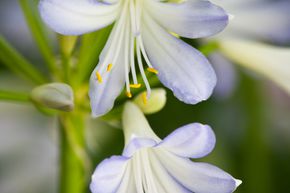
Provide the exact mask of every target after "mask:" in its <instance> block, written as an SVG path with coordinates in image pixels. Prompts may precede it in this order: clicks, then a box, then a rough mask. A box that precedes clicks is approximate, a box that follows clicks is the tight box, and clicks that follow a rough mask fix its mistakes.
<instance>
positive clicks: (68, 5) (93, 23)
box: [39, 0, 120, 35]
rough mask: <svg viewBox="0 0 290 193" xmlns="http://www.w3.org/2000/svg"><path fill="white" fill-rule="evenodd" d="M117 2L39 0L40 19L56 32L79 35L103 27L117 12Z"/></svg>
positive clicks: (113, 18)
mask: <svg viewBox="0 0 290 193" xmlns="http://www.w3.org/2000/svg"><path fill="white" fill-rule="evenodd" d="M119 6H120V4H119V3H116V4H106V3H101V2H99V1H95V0H94V1H91V0H41V1H40V3H39V10H40V14H41V17H42V19H43V20H44V21H45V22H46V23H47V24H48V25H49V26H50V27H51V28H52V29H53V30H54V31H56V32H58V33H61V34H64V35H80V34H84V33H88V32H91V31H95V30H98V29H100V28H103V27H105V26H107V25H109V24H110V23H112V22H113V21H114V20H115V19H116V17H117V15H118V14H119Z"/></svg>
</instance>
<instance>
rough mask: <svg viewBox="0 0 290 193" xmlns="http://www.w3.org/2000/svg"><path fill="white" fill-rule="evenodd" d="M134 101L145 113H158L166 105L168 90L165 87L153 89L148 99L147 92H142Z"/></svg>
mask: <svg viewBox="0 0 290 193" xmlns="http://www.w3.org/2000/svg"><path fill="white" fill-rule="evenodd" d="M144 96H145V100H144ZM134 103H135V104H137V105H138V106H139V108H140V109H141V110H142V111H143V113H145V114H153V113H156V112H158V111H160V110H161V109H162V108H163V107H164V106H165V103H166V91H165V90H164V89H163V88H156V89H153V90H152V91H151V95H150V97H149V98H148V99H147V98H146V92H143V93H140V94H139V95H137V96H136V97H135V99H134Z"/></svg>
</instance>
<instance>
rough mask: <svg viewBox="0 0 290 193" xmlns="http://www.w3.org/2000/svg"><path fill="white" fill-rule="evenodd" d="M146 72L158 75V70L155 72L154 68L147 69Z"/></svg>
mask: <svg viewBox="0 0 290 193" xmlns="http://www.w3.org/2000/svg"><path fill="white" fill-rule="evenodd" d="M147 70H148V71H149V72H152V73H154V74H158V70H156V69H155V68H147Z"/></svg>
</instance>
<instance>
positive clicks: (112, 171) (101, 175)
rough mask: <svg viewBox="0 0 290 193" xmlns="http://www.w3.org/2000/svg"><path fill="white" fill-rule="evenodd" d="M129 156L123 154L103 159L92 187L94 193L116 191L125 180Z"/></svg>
mask: <svg viewBox="0 0 290 193" xmlns="http://www.w3.org/2000/svg"><path fill="white" fill-rule="evenodd" d="M127 165H128V158H125V157H122V156H112V157H111V158H108V159H105V160H104V161H102V162H101V163H100V164H99V165H98V166H97V168H96V170H95V172H94V174H93V176H92V181H91V184H90V189H91V191H92V193H112V192H116V190H117V189H118V187H119V186H120V183H121V181H122V180H123V176H124V173H125V171H126V167H127Z"/></svg>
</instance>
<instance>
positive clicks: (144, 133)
mask: <svg viewBox="0 0 290 193" xmlns="http://www.w3.org/2000/svg"><path fill="white" fill-rule="evenodd" d="M122 120H123V129H124V135H125V144H126V146H127V145H128V144H129V143H130V141H131V139H133V138H135V137H139V138H148V139H152V140H154V141H156V142H159V141H160V139H159V138H158V137H157V136H156V134H155V133H154V132H153V131H152V129H151V127H150V125H149V123H148V121H147V119H146V118H145V116H144V114H143V113H142V111H141V110H140V109H139V107H138V106H137V105H136V104H134V103H132V102H127V103H126V104H125V106H124V111H123V117H122Z"/></svg>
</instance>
